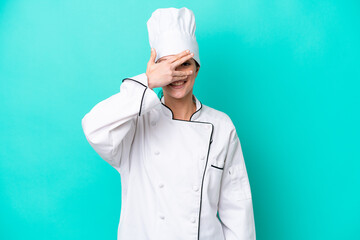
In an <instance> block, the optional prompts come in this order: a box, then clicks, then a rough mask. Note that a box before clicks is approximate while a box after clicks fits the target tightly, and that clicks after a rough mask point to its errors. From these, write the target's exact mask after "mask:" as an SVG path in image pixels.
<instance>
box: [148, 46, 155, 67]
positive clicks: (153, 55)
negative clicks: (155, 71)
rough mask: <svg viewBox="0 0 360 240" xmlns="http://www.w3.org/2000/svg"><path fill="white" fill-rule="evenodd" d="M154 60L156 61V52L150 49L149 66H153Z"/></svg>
mask: <svg viewBox="0 0 360 240" xmlns="http://www.w3.org/2000/svg"><path fill="white" fill-rule="evenodd" d="M155 59H156V51H155V48H151V55H150V60H149V63H150V64H155Z"/></svg>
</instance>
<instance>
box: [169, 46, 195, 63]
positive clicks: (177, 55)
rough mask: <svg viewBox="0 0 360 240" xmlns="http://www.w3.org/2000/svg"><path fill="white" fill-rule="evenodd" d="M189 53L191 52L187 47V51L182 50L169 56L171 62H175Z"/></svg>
mask: <svg viewBox="0 0 360 240" xmlns="http://www.w3.org/2000/svg"><path fill="white" fill-rule="evenodd" d="M189 53H190V50H189V49H187V50H185V51H182V52H180V53H178V54H176V55H174V56H172V57H171V58H169V61H170V63H173V62H175V61H176V60H178V59H180V58H182V57H183V56H186V55H188V54H189Z"/></svg>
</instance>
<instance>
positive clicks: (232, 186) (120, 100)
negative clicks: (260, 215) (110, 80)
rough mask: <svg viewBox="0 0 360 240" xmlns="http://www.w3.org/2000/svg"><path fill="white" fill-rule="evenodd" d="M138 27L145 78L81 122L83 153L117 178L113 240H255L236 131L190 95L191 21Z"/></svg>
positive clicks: (126, 85) (176, 16)
mask: <svg viewBox="0 0 360 240" xmlns="http://www.w3.org/2000/svg"><path fill="white" fill-rule="evenodd" d="M147 24H148V31H149V40H150V46H151V47H152V52H151V57H150V60H149V62H148V64H147V69H146V72H145V73H142V74H139V75H137V76H134V77H131V78H125V79H123V82H122V84H121V86H120V92H119V93H117V94H115V95H113V96H111V97H109V98H107V99H105V100H103V101H102V102H100V103H98V104H97V105H95V106H94V107H93V109H91V111H90V112H89V113H87V114H86V115H85V116H84V118H83V119H82V127H83V130H84V133H85V136H86V138H87V140H88V142H89V143H90V145H91V146H92V147H93V148H94V149H95V151H96V152H97V153H98V154H99V155H100V156H101V157H102V158H103V159H104V160H105V161H107V162H108V163H109V164H110V165H111V166H113V167H114V168H115V169H116V170H117V171H118V172H119V173H120V176H121V184H122V203H121V216H120V222H119V227H118V239H121V240H148V239H149V240H152V239H154V240H155V239H156V240H159V239H166V240H173V239H179V240H180V239H181V240H182V239H197V240H235V239H238V240H240V239H241V240H243V239H246V240H250V239H251V240H254V239H255V238H256V237H255V223H254V215H253V205H252V196H251V191H250V184H249V180H248V176H247V171H246V167H245V162H244V159H243V154H242V150H241V145H240V141H239V138H238V136H237V133H236V129H235V126H234V125H233V123H232V121H231V119H230V118H229V116H228V115H227V114H225V113H223V112H221V111H218V110H215V109H213V108H211V107H208V106H206V105H203V104H202V103H201V102H200V101H199V100H198V99H197V98H196V97H195V95H194V94H193V85H194V81H195V78H196V76H197V74H198V72H199V69H200V59H199V52H198V45H197V42H196V38H195V18H194V15H193V13H192V11H191V10H189V9H187V8H181V9H176V8H165V9H157V10H156V11H155V12H154V13H153V14H152V16H151V18H150V19H149V21H148V23H147ZM179 49H181V51H179ZM186 50H190V51H186ZM156 87H161V88H162V90H163V96H161V99H159V97H158V96H157V95H156V93H155V92H154V91H153V88H156ZM117 204H120V203H117ZM217 214H218V215H217Z"/></svg>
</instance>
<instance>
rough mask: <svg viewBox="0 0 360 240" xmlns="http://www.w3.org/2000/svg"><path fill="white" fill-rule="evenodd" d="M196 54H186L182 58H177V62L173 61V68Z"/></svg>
mask: <svg viewBox="0 0 360 240" xmlns="http://www.w3.org/2000/svg"><path fill="white" fill-rule="evenodd" d="M193 56H194V53H191V54H188V55H186V56H183V57H182V58H180V59H178V60H176V61H175V62H173V63H172V64H171V66H172V67H173V68H176V67H177V66H179V65H180V64H183V63H184V62H186V61H187V60H189V59H191V58H192V57H193Z"/></svg>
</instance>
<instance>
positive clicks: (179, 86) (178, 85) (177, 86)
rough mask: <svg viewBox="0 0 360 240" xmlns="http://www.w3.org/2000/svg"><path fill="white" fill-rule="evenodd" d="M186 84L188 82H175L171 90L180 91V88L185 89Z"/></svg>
mask: <svg viewBox="0 0 360 240" xmlns="http://www.w3.org/2000/svg"><path fill="white" fill-rule="evenodd" d="M186 82H187V81H186V80H179V81H175V82H172V83H170V84H169V86H170V87H171V88H174V89H180V88H183V87H184V86H185V83H186Z"/></svg>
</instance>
